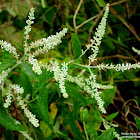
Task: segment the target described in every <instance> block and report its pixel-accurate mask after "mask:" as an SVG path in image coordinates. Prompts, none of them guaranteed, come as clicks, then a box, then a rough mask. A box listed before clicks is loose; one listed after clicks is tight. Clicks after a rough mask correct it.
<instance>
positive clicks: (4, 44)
mask: <svg viewBox="0 0 140 140" xmlns="http://www.w3.org/2000/svg"><path fill="white" fill-rule="evenodd" d="M0 45H1V49H5V50H6V51H8V52H9V53H12V54H13V55H14V57H15V58H16V59H18V56H19V55H18V54H17V53H16V48H15V47H13V46H12V45H11V44H10V43H7V42H6V41H3V40H0Z"/></svg>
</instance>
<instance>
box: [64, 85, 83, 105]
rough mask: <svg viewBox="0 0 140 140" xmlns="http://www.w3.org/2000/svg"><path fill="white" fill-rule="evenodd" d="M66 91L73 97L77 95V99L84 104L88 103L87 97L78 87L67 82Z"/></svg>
mask: <svg viewBox="0 0 140 140" xmlns="http://www.w3.org/2000/svg"><path fill="white" fill-rule="evenodd" d="M65 87H66V92H67V93H68V94H69V95H71V96H72V97H75V98H76V99H77V100H79V101H80V102H81V103H82V104H83V105H86V99H85V97H84V96H83V95H82V93H80V92H79V91H78V90H77V89H75V88H74V87H72V86H70V85H68V84H66V85H65Z"/></svg>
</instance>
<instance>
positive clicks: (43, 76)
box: [32, 70, 53, 97]
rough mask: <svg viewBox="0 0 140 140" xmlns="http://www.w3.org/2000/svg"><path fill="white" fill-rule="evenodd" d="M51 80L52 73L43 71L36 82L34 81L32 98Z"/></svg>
mask: <svg viewBox="0 0 140 140" xmlns="http://www.w3.org/2000/svg"><path fill="white" fill-rule="evenodd" d="M52 78H53V73H51V72H49V71H46V70H44V71H43V72H42V74H41V75H39V76H38V81H35V83H34V88H33V94H32V96H33V97H34V96H35V95H36V93H37V92H38V91H39V90H40V89H41V88H42V87H43V86H44V85H45V84H46V83H47V82H48V81H49V80H50V79H52Z"/></svg>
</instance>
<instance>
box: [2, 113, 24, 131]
mask: <svg viewBox="0 0 140 140" xmlns="http://www.w3.org/2000/svg"><path fill="white" fill-rule="evenodd" d="M0 124H1V125H3V126H4V127H6V128H7V129H10V130H14V131H25V129H24V126H23V125H22V124H16V121H15V120H14V119H13V118H12V117H10V116H8V115H6V114H3V113H2V112H0Z"/></svg>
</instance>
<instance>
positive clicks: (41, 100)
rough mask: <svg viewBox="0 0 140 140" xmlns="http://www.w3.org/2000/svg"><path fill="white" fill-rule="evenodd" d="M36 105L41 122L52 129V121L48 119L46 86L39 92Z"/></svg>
mask: <svg viewBox="0 0 140 140" xmlns="http://www.w3.org/2000/svg"><path fill="white" fill-rule="evenodd" d="M37 105H38V109H39V111H40V113H41V116H42V119H43V121H44V122H45V123H46V124H48V126H49V127H50V128H51V129H52V125H51V124H52V121H51V119H50V114H49V110H48V88H47V87H46V86H44V87H43V88H42V89H41V90H40V92H39V97H38V100H37Z"/></svg>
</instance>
